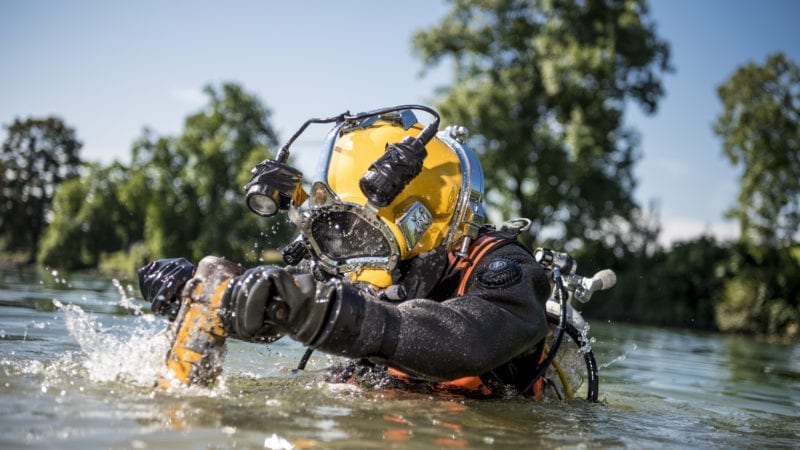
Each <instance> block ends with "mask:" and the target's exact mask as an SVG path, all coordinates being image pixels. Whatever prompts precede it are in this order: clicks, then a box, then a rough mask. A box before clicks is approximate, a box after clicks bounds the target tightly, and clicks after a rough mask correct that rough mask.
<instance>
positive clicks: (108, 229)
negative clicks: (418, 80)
mask: <svg viewBox="0 0 800 450" xmlns="http://www.w3.org/2000/svg"><path fill="white" fill-rule="evenodd" d="M87 169H88V170H87V172H86V173H85V175H83V176H81V177H80V178H72V179H70V180H68V181H65V182H64V183H63V184H62V185H61V187H60V188H59V190H58V192H57V193H56V196H55V199H54V201H53V220H52V222H51V223H50V225H49V226H48V227H47V230H46V232H45V234H44V236H43V239H42V242H41V249H40V251H39V255H38V261H39V263H40V264H45V265H48V266H53V267H66V268H85V267H96V266H97V264H98V263H99V261H100V256H101V254H103V253H105V252H112V251H117V250H119V249H122V248H126V247H127V246H129V245H131V244H132V243H133V242H136V241H138V240H141V239H142V227H141V225H140V224H139V223H138V221H137V220H136V215H135V211H134V210H132V209H129V208H128V207H127V204H126V203H125V202H123V201H121V197H120V190H121V188H122V187H123V186H124V185H125V184H126V183H127V182H128V180H129V177H130V172H129V170H128V169H127V168H125V167H124V166H122V165H121V164H119V163H114V164H113V165H111V166H109V167H106V168H102V167H100V166H99V165H96V164H92V165H88V166H87Z"/></svg>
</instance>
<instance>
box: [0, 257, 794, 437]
mask: <svg viewBox="0 0 800 450" xmlns="http://www.w3.org/2000/svg"><path fill="white" fill-rule="evenodd" d="M593 301H602V296H601V295H597V296H596V298H595V299H594V300H593ZM591 325H592V328H591V334H592V335H593V336H594V337H595V339H596V340H595V342H594V344H593V348H594V352H595V356H596V358H597V361H598V363H599V364H600V366H601V370H600V397H601V400H602V401H601V402H600V403H599V404H589V403H587V402H585V401H584V400H581V399H573V400H569V401H563V402H557V401H551V402H540V403H534V402H530V401H527V400H523V399H517V398H511V399H503V400H488V401H487V400H471V399H465V398H461V397H455V396H452V397H441V396H430V395H425V394H419V393H409V392H400V391H393V390H379V389H363V388H358V387H354V386H351V385H343V384H331V383H326V382H324V381H321V379H320V376H319V373H320V372H321V371H322V370H324V368H325V367H327V366H329V365H330V364H332V363H334V362H336V361H337V360H336V359H335V358H331V357H327V356H324V355H321V354H315V356H314V357H313V358H312V359H311V362H310V364H309V367H308V369H309V370H307V371H305V372H299V373H297V372H295V371H293V370H292V369H293V368H294V367H295V366H296V364H297V362H298V360H299V359H300V356H301V355H302V352H303V349H302V347H300V346H299V345H297V344H295V343H293V342H291V341H290V340H288V339H287V340H281V341H278V342H276V343H274V344H272V345H269V346H264V345H255V344H246V343H240V342H233V341H229V343H230V345H229V352H228V356H227V359H226V363H225V371H224V374H223V378H222V380H221V383H220V385H219V386H217V387H215V388H213V389H203V388H192V389H186V388H181V389H175V390H172V391H160V390H157V389H154V388H153V383H154V382H155V380H156V377H157V374H158V373H159V371H160V370H163V369H162V367H163V355H164V352H165V349H166V342H165V340H164V339H163V336H161V335H160V333H161V332H162V331H163V330H164V329H165V328H166V322H165V321H164V320H163V319H161V318H156V317H154V316H153V315H152V314H150V313H149V311H148V309H147V305H146V304H145V303H144V302H143V301H141V300H139V295H138V293H136V292H134V289H133V287H131V286H130V285H129V284H127V283H126V282H124V281H123V282H118V281H116V280H111V279H107V278H100V277H88V276H78V275H70V274H60V273H58V272H55V271H9V270H6V271H2V272H0V389H1V390H2V391H0V392H2V397H1V398H0V400H1V401H0V448H4V449H5V448H23V447H36V448H187V449H195V448H233V447H235V448H271V449H282V448H432V447H433V448H447V447H464V448H511V447H513V448H540V447H544V448H559V447H562V448H575V447H603V448H627V447H633V448H641V447H650V448H651V447H669V448H698V447H699V448H743V447H779V448H780V447H783V448H797V447H798V445H799V444H798V443H800V424H799V423H800V348H798V346H792V345H782V344H773V343H765V342H758V341H754V340H750V339H745V338H741V337H732V336H722V335H717V334H709V333H699V332H694V331H690V330H665V329H658V328H652V327H640V326H629V325H623V324H617V323H600V322H597V321H594V322H592V323H591Z"/></svg>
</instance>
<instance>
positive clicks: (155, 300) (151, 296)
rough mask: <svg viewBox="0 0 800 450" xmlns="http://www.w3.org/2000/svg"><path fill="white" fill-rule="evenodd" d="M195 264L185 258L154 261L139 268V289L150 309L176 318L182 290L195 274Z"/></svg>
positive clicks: (171, 318) (170, 317)
mask: <svg viewBox="0 0 800 450" xmlns="http://www.w3.org/2000/svg"><path fill="white" fill-rule="evenodd" d="M194 269H195V266H194V264H192V263H190V262H189V261H187V260H186V259H185V258H168V259H159V260H157V261H153V262H151V263H150V264H148V265H146V266H144V267H142V268H141V269H139V290H141V291H142V296H143V297H144V299H145V300H147V301H148V302H150V303H151V305H150V309H152V310H153V312H154V313H156V314H159V315H165V316H167V317H169V320H171V321H172V320H175V316H177V315H178V310H179V309H180V307H181V299H180V295H181V291H182V290H183V286H184V285H186V282H187V281H189V280H190V279H191V278H192V275H193V274H194Z"/></svg>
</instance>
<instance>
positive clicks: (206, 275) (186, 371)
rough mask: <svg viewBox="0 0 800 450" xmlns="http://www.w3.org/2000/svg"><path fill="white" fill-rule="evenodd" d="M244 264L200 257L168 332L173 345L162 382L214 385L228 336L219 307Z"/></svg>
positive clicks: (214, 257)
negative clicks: (229, 284)
mask: <svg viewBox="0 0 800 450" xmlns="http://www.w3.org/2000/svg"><path fill="white" fill-rule="evenodd" d="M242 272H244V268H243V267H242V266H240V265H238V264H234V263H232V262H230V261H228V260H226V259H225V258H220V257H216V256H206V257H205V258H203V259H201V260H200V263H199V264H198V265H197V270H195V274H194V277H193V278H192V279H191V280H189V282H187V283H186V286H185V287H184V289H183V293H182V304H181V309H180V311H178V316H177V317H176V318H175V320H174V321H173V322H172V325H171V326H170V328H169V330H168V333H169V337H170V341H171V342H172V347H171V348H170V351H169V353H168V354H167V371H166V372H167V373H166V374H165V375H163V376H160V377H159V380H158V385H159V386H160V387H162V388H169V387H172V386H176V385H184V386H190V385H201V386H210V385H213V384H214V383H215V382H216V381H217V378H218V377H219V375H220V373H222V361H223V360H224V358H225V350H226V349H225V339H226V338H227V337H228V334H227V333H226V332H225V330H224V329H223V328H222V324H221V322H220V318H219V310H220V308H221V307H222V296H223V294H224V293H225V289H227V287H228V283H230V281H231V279H232V278H233V277H235V276H237V275H241V274H242Z"/></svg>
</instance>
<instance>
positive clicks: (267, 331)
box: [221, 266, 333, 345]
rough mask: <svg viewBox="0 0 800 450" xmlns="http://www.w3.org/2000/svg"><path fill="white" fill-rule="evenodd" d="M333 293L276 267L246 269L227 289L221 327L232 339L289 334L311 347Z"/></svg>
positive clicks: (310, 279)
mask: <svg viewBox="0 0 800 450" xmlns="http://www.w3.org/2000/svg"><path fill="white" fill-rule="evenodd" d="M332 290H333V288H332V287H331V286H329V285H326V284H323V283H317V282H316V281H314V278H313V277H312V276H311V275H307V274H302V275H297V276H292V275H290V274H289V273H288V272H286V271H285V270H283V269H281V268H279V267H275V266H261V267H255V268H252V269H248V270H247V271H245V272H244V273H243V274H242V275H241V276H239V277H236V278H235V279H233V281H232V282H231V283H230V284H229V285H228V289H227V291H226V293H225V295H224V296H223V298H222V308H223V312H222V315H221V317H222V324H223V327H224V328H225V330H226V331H227V332H228V334H229V335H230V336H231V337H234V338H237V339H241V340H245V341H267V342H270V341H272V340H275V339H276V338H277V337H278V336H280V335H284V334H288V335H289V336H291V337H292V339H294V340H297V341H299V342H301V343H303V344H305V345H310V344H311V343H312V342H313V341H314V338H315V337H316V336H317V334H319V331H320V330H321V329H322V326H323V325H324V323H325V319H326V317H327V314H328V309H329V307H330V298H331V292H332Z"/></svg>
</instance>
